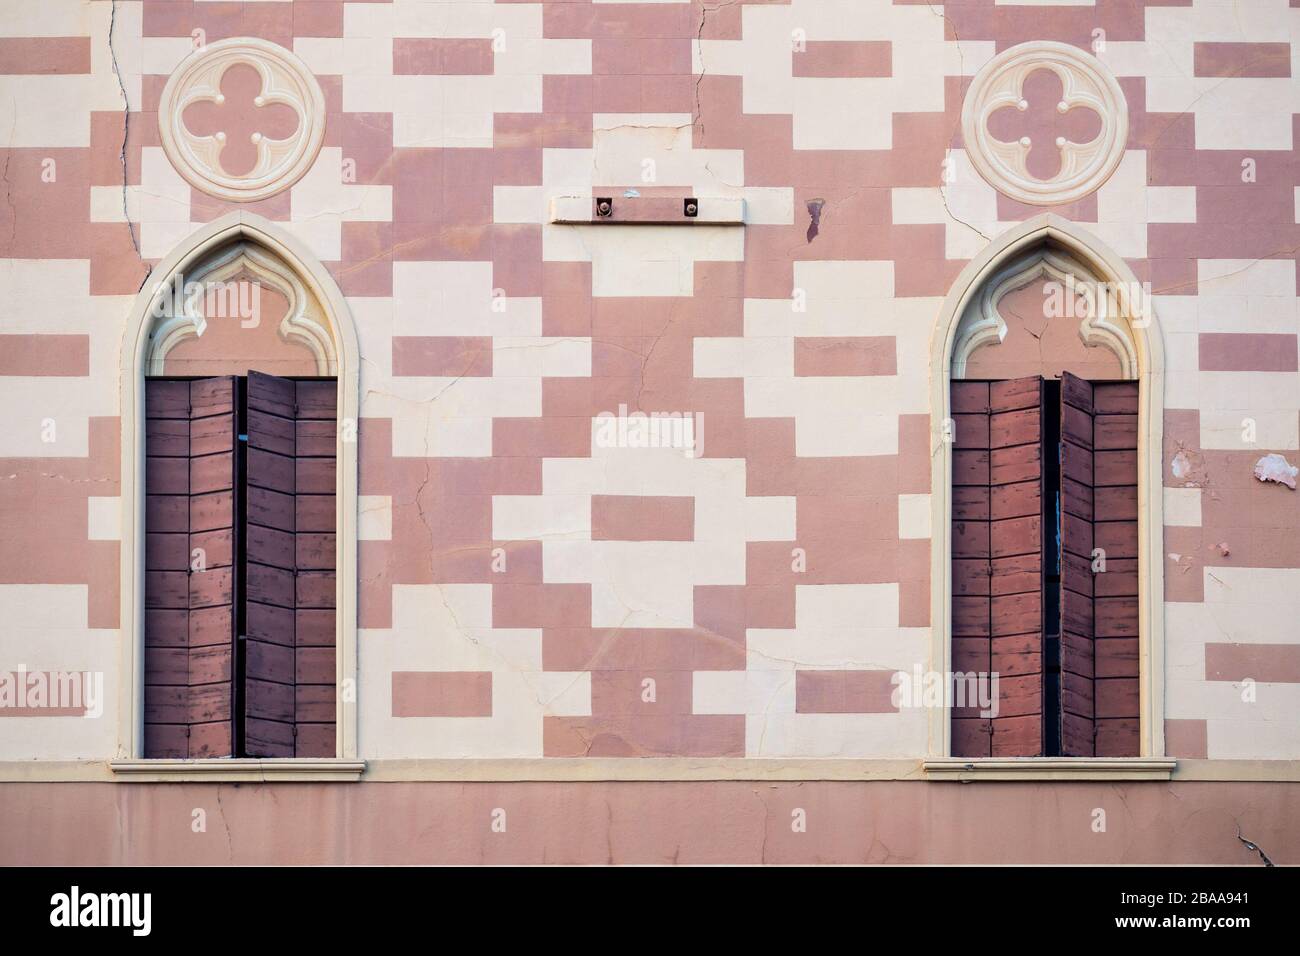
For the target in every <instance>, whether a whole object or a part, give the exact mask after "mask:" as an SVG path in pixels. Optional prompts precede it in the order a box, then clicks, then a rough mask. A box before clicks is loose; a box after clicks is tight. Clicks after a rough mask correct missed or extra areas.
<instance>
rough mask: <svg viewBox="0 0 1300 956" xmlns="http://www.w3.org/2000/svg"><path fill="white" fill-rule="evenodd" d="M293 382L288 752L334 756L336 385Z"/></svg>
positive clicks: (303, 754) (326, 382)
mask: <svg viewBox="0 0 1300 956" xmlns="http://www.w3.org/2000/svg"><path fill="white" fill-rule="evenodd" d="M297 386H298V420H297V435H296V444H297V455H298V474H297V484H296V489H295V490H296V510H297V514H296V520H297V529H298V530H297V536H296V538H297V542H296V544H297V547H296V549H295V559H296V562H297V569H298V576H297V581H296V585H297V586H296V588H295V595H294V599H295V620H296V628H295V630H296V634H297V642H296V644H297V658H296V661H295V668H294V681H295V685H296V687H297V694H296V696H295V703H294V716H295V720H296V721H297V728H298V736H297V738H296V743H295V750H294V755H295V756H298V757H333V756H334V755H335V752H336V749H337V748H336V746H335V733H334V728H335V702H336V700H337V696H338V694H337V689H336V684H335V669H334V659H335V658H334V651H335V648H334V615H335V607H334V604H335V566H334V556H335V553H336V549H335V546H334V541H335V538H334V535H335V527H334V524H335V515H336V511H335V493H334V491H335V488H336V487H337V485H336V478H335V468H336V463H335V453H336V450H337V432H338V417H337V407H336V402H337V394H338V388H337V385H336V383H335V382H334V381H332V380H329V381H313V382H298V383H297Z"/></svg>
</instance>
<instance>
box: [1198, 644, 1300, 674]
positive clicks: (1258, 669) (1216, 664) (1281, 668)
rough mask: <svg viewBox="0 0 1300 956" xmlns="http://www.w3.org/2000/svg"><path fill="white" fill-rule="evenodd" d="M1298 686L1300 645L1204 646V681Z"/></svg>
mask: <svg viewBox="0 0 1300 956" xmlns="http://www.w3.org/2000/svg"><path fill="white" fill-rule="evenodd" d="M1246 678H1250V679H1252V680H1254V681H1256V682H1257V683H1276V684H1300V644H1206V645H1205V679H1206V680H1223V681H1241V680H1245V679H1246Z"/></svg>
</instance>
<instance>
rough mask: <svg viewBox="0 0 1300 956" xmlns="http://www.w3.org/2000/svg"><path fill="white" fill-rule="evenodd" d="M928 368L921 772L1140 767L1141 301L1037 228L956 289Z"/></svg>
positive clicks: (1144, 557)
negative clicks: (931, 674)
mask: <svg viewBox="0 0 1300 956" xmlns="http://www.w3.org/2000/svg"><path fill="white" fill-rule="evenodd" d="M935 350H936V351H935V364H934V375H933V377H932V383H933V385H934V389H935V408H936V409H942V410H943V411H942V414H941V415H939V416H937V418H938V420H937V421H936V422H935V451H936V453H935V455H934V463H935V473H934V485H933V489H932V490H933V492H934V493H933V498H934V506H935V528H936V529H937V533H936V539H935V547H934V554H933V562H934V565H933V573H934V586H935V600H934V613H935V624H936V627H935V629H934V630H935V659H936V660H940V661H943V662H944V665H945V670H946V671H947V672H948V673H949V674H951V675H952V679H953V687H954V695H953V703H954V706H952V707H951V708H948V709H947V710H946V711H945V712H944V713H943V714H942V716H940V717H938V718H937V719H936V724H935V726H934V733H933V734H932V738H933V739H935V740H936V741H937V742H938V744H939V748H940V752H939V754H938V756H939V757H940V758H948V757H951V758H969V759H978V758H1019V757H1057V758H1097V757H1128V758H1138V757H1159V756H1160V755H1161V754H1162V753H1163V734H1162V732H1161V728H1160V726H1159V725H1160V723H1161V720H1162V714H1161V702H1162V690H1161V686H1162V679H1161V675H1160V668H1161V667H1162V654H1161V652H1160V643H1161V642H1160V639H1159V638H1160V635H1161V633H1162V630H1163V625H1162V613H1161V602H1160V596H1161V567H1162V565H1161V562H1160V560H1159V554H1160V544H1159V535H1160V533H1161V527H1160V510H1161V509H1160V501H1161V485H1160V480H1159V455H1160V450H1159V447H1158V443H1159V434H1160V427H1159V416H1160V407H1161V402H1160V394H1159V392H1160V385H1159V382H1160V375H1159V365H1160V361H1161V351H1160V343H1159V337H1158V334H1157V333H1156V331H1155V329H1154V327H1153V325H1152V316H1151V313H1150V309H1149V303H1148V302H1147V301H1146V299H1145V297H1144V296H1143V294H1142V289H1141V287H1140V285H1139V284H1138V283H1137V282H1136V280H1135V279H1134V278H1133V276H1132V273H1131V272H1130V271H1129V270H1128V269H1127V267H1126V266H1124V264H1123V263H1122V261H1120V260H1118V259H1117V258H1116V257H1114V256H1112V255H1110V254H1109V253H1108V252H1107V251H1106V250H1104V248H1102V247H1101V246H1100V244H1099V243H1097V242H1096V240H1095V239H1092V237H1090V236H1088V235H1087V234H1086V233H1084V232H1083V231H1082V230H1079V229H1077V228H1076V227H1073V226H1072V225H1071V224H1069V223H1066V222H1064V221H1063V220H1060V219H1059V218H1058V217H1055V216H1050V215H1048V216H1041V217H1038V218H1037V219H1035V220H1033V221H1031V222H1028V223H1025V224H1023V225H1022V226H1021V227H1018V228H1017V229H1015V230H1013V231H1012V232H1011V233H1009V234H1008V235H1007V236H1005V237H1003V238H1002V239H1001V240H1000V241H999V242H997V243H995V244H994V246H993V247H992V248H991V249H990V250H989V251H988V252H986V253H985V255H983V256H982V257H980V259H977V260H976V261H975V262H972V263H971V265H970V266H969V267H968V268H967V270H966V271H965V272H964V273H963V275H962V277H960V278H959V280H958V283H957V285H956V286H955V287H954V290H953V292H952V294H950V296H949V298H948V300H947V302H946V303H945V308H944V312H943V315H942V316H941V321H940V324H939V328H938V330H937V331H936V336H935ZM1153 445H1154V446H1155V447H1153ZM1153 556H1154V560H1153ZM972 677H974V679H972ZM994 678H996V679H994ZM981 681H982V682H983V683H982V684H981V683H979V682H981ZM977 686H978V687H982V688H983V696H982V697H975V698H974V699H968V697H966V696H964V695H960V694H957V693H956V691H957V690H958V689H959V688H964V687H969V688H975V687H977Z"/></svg>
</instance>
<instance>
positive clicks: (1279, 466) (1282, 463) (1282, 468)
mask: <svg viewBox="0 0 1300 956" xmlns="http://www.w3.org/2000/svg"><path fill="white" fill-rule="evenodd" d="M1297 474H1300V468H1297V467H1296V466H1295V465H1293V464H1291V463H1290V462H1289V461H1287V460H1286V459H1285V458H1283V457H1282V456H1281V455H1277V454H1273V455H1265V456H1264V457H1263V458H1261V459H1260V460H1259V461H1257V462H1255V477H1256V478H1258V479H1259V480H1260V481H1276V482H1277V483H1278V484H1279V485H1286V486H1287V487H1288V488H1290V489H1291V490H1292V491H1295V479H1296V475H1297Z"/></svg>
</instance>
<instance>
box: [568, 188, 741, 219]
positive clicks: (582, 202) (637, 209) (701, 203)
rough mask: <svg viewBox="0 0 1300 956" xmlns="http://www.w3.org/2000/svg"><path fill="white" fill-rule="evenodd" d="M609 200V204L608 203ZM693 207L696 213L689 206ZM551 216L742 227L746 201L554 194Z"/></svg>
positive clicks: (604, 194) (735, 199)
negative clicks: (692, 212)
mask: <svg viewBox="0 0 1300 956" xmlns="http://www.w3.org/2000/svg"><path fill="white" fill-rule="evenodd" d="M605 203H607V205H605ZM692 208H693V209H694V215H691V214H690V209H692ZM548 218H549V220H550V222H552V223H554V224H556V225H567V226H742V225H744V224H745V200H743V199H741V198H739V197H725V196H690V197H686V196H624V195H621V194H620V192H619V191H617V190H611V191H610V192H609V193H599V192H597V194H596V195H592V196H552V197H551V200H550V210H549V215H548Z"/></svg>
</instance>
